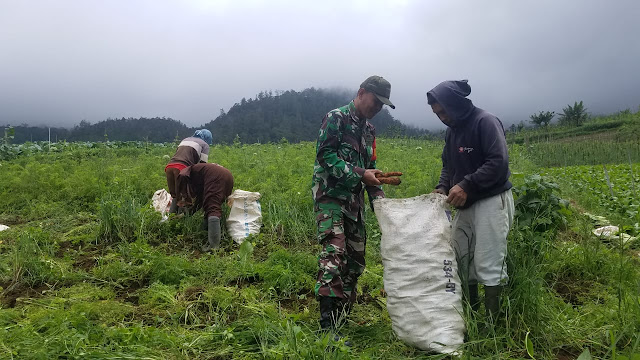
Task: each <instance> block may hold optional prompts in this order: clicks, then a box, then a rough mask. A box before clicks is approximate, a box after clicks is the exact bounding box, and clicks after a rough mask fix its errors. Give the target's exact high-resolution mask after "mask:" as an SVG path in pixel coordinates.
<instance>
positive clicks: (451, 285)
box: [442, 260, 456, 294]
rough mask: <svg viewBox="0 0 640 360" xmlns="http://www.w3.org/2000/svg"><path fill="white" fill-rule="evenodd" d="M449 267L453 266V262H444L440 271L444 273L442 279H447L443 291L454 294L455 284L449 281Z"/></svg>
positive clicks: (451, 272)
mask: <svg viewBox="0 0 640 360" xmlns="http://www.w3.org/2000/svg"><path fill="white" fill-rule="evenodd" d="M451 265H453V261H451V260H445V261H444V266H443V267H442V270H443V271H444V277H445V278H446V279H447V282H446V283H445V291H446V292H450V293H454V294H455V293H456V283H455V282H452V281H451V279H453V268H452V267H451Z"/></svg>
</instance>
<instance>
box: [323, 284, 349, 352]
mask: <svg viewBox="0 0 640 360" xmlns="http://www.w3.org/2000/svg"><path fill="white" fill-rule="evenodd" d="M319 302H320V329H322V331H323V332H333V341H340V340H342V335H340V334H339V333H338V329H337V325H338V324H339V323H340V322H343V321H344V320H345V318H346V313H345V310H346V309H344V306H341V301H340V299H337V298H334V297H328V296H321V297H320V299H319ZM344 344H345V345H346V346H349V347H351V346H352V344H351V342H350V341H349V340H346V341H345V342H344Z"/></svg>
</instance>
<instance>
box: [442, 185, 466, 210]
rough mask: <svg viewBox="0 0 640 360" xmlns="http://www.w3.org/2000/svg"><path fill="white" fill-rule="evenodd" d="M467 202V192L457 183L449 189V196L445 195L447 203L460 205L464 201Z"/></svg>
mask: <svg viewBox="0 0 640 360" xmlns="http://www.w3.org/2000/svg"><path fill="white" fill-rule="evenodd" d="M466 202H467V193H466V192H464V190H462V188H461V187H460V186H458V185H455V186H454V187H452V188H451V190H449V197H447V203H449V204H451V205H453V206H455V207H461V206H464V203H466Z"/></svg>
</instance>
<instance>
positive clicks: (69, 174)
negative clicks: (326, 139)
mask: <svg viewBox="0 0 640 360" xmlns="http://www.w3.org/2000/svg"><path fill="white" fill-rule="evenodd" d="M442 145H443V143H442V142H437V141H426V140H412V139H379V141H378V159H379V160H378V166H379V168H381V169H382V170H384V171H402V172H403V173H404V175H403V176H402V180H403V182H402V184H401V185H400V186H398V187H386V188H385V189H386V190H387V196H388V197H393V198H404V197H412V196H416V195H420V194H424V193H427V192H430V191H431V190H432V188H433V187H434V185H435V184H436V183H437V181H438V177H439V173H440V166H441V162H440V154H441V149H442ZM570 145H571V144H568V145H567V144H565V145H563V144H562V143H547V145H544V143H540V144H536V145H535V146H533V145H525V144H523V145H512V146H511V147H510V161H511V168H512V173H513V175H512V182H513V183H514V186H515V187H514V194H515V196H516V211H517V213H516V221H515V223H514V226H513V229H512V232H511V233H510V235H509V257H508V266H509V276H510V283H509V284H508V286H507V289H506V291H505V296H504V298H503V302H502V307H503V309H505V316H504V318H503V319H502V320H501V321H500V322H499V324H498V325H497V326H496V327H495V328H486V327H485V326H484V324H483V323H482V321H481V320H482V319H481V318H482V317H479V318H476V317H474V316H470V315H468V314H465V321H466V323H467V342H466V343H465V345H464V347H463V349H461V351H462V354H463V355H462V357H463V358H465V359H489V358H493V359H522V358H535V359H576V358H578V356H580V355H581V354H582V357H580V359H587V358H593V359H620V360H623V359H636V360H638V359H640V257H639V254H640V252H639V249H640V242H639V241H637V240H636V237H637V236H638V231H639V230H640V229H639V226H638V222H640V216H639V214H638V205H640V201H639V200H638V196H637V195H636V194H637V192H638V191H640V188H639V186H640V184H638V182H637V181H638V180H640V178H638V170H639V169H640V164H639V163H637V161H638V157H637V156H638V155H637V153H638V147H637V144H636V143H634V144H633V146H631V145H629V146H627V145H624V144H623V145H620V143H610V144H607V143H601V144H599V145H598V146H599V147H597V148H593V154H592V155H588V156H587V155H584V156H583V154H582V153H583V151H580V150H576V148H575V147H571V146H570ZM545 146H546V147H545ZM562 146H567V147H566V148H563V147H562ZM634 146H635V147H634ZM587 147H589V146H587ZM572 149H573V150H572ZM620 149H627V150H628V151H627V150H625V152H623V153H621V154H620V152H621V151H622V150H620ZM174 150H175V144H151V143H143V142H139V143H60V144H52V145H51V146H48V145H46V144H45V145H42V144H40V145H36V144H26V145H20V146H18V145H4V146H3V147H2V148H0V224H4V225H8V226H10V229H9V230H6V231H2V232H0V287H1V288H0V292H1V297H0V359H443V358H448V357H446V356H442V355H435V354H428V353H425V352H423V351H420V350H417V349H414V348H412V347H410V346H408V345H405V344H404V343H403V342H401V341H399V340H398V339H397V338H396V337H395V335H394V333H393V331H392V329H391V321H390V319H389V316H388V314H387V312H386V309H385V301H386V299H385V295H384V291H383V281H382V274H383V268H382V263H381V256H380V250H379V249H380V232H379V229H378V226H377V223H376V219H375V216H374V214H373V213H372V212H371V211H368V213H367V222H368V223H367V231H368V235H369V238H368V243H367V270H366V271H365V273H364V274H363V276H362V277H361V281H360V282H359V298H358V304H357V305H356V306H355V308H354V311H353V313H352V316H351V319H350V321H349V322H348V324H346V326H345V327H344V328H342V330H341V331H342V333H343V334H344V335H346V336H347V338H348V339H349V340H350V341H351V342H353V344H354V346H353V347H352V348H349V347H347V346H345V345H344V343H343V342H334V341H333V339H331V338H330V337H328V336H323V335H321V334H318V333H317V331H318V324H317V318H318V307H317V303H316V301H315V299H314V296H313V291H312V289H313V285H314V282H315V275H316V271H317V263H316V256H317V254H318V252H319V250H320V247H319V245H318V244H317V243H316V241H315V233H314V232H315V222H314V219H313V214H312V199H311V193H310V189H309V186H310V183H311V173H312V168H313V161H314V156H315V144H313V143H308V142H306V143H299V144H289V143H286V142H284V141H283V142H282V143H278V144H262V145H259V144H254V145H245V144H239V143H237V144H235V145H230V146H221V145H215V146H213V147H212V148H211V154H210V156H209V161H210V162H216V163H219V164H221V165H223V166H225V167H227V168H228V169H230V170H231V171H232V172H233V174H234V177H235V188H237V189H242V190H248V191H257V192H260V193H261V194H262V199H261V205H262V212H263V221H264V227H263V229H262V232H261V234H260V235H258V236H252V237H251V238H250V239H249V241H247V242H245V243H244V244H243V245H242V246H238V245H236V244H234V243H233V242H232V241H231V239H230V238H228V237H227V236H226V235H225V236H224V238H223V247H222V249H221V250H219V251H217V252H215V253H213V254H202V253H200V251H199V250H198V249H199V248H200V245H201V244H202V243H203V241H204V239H205V238H206V233H205V231H203V230H202V229H201V220H202V214H201V213H196V214H195V215H193V216H187V217H183V218H172V219H170V220H169V221H167V222H164V223H160V222H159V221H160V214H158V213H156V212H155V211H154V210H153V209H152V208H151V206H150V200H151V196H152V195H153V193H154V191H156V190H158V189H161V188H164V187H166V184H165V177H164V173H163V168H164V165H165V164H166V163H167V160H168V157H169V156H171V155H172V154H173V152H174ZM572 151H573V152H572ZM607 154H609V155H610V156H607ZM612 154H615V155H612ZM585 156H586V157H588V158H585ZM603 164H605V166H603ZM547 166H559V167H547ZM605 168H606V175H605ZM607 178H608V179H609V180H608V181H607ZM609 184H611V187H609ZM227 211H228V209H227ZM584 212H589V213H591V214H593V215H599V216H602V217H604V218H606V219H607V220H609V221H610V223H611V224H612V225H618V226H620V227H621V228H622V229H623V230H624V231H625V232H626V233H627V234H628V235H629V236H631V240H630V241H627V242H623V241H617V240H616V239H612V240H611V239H610V240H607V241H603V239H599V238H597V237H596V236H594V235H593V234H592V232H591V231H592V230H593V228H594V227H595V226H596V224H595V223H594V222H593V220H592V218H590V217H588V216H585V215H583V213H584Z"/></svg>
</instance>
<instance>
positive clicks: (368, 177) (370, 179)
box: [362, 169, 382, 186]
mask: <svg viewBox="0 0 640 360" xmlns="http://www.w3.org/2000/svg"><path fill="white" fill-rule="evenodd" d="M380 173H382V171H380V170H378V169H366V170H365V171H364V175H363V176H362V182H363V183H364V184H365V185H367V186H374V185H380V184H381V183H380V180H378V179H377V178H376V174H380Z"/></svg>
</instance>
